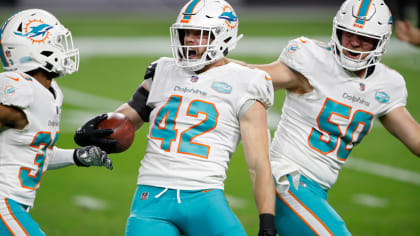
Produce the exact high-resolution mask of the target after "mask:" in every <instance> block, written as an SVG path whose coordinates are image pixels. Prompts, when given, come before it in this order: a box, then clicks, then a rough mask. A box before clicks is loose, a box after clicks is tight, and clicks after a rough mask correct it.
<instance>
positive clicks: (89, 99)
mask: <svg viewBox="0 0 420 236" xmlns="http://www.w3.org/2000/svg"><path fill="white" fill-rule="evenodd" d="M61 89H62V90H63V93H64V103H66V104H72V105H75V106H79V107H81V108H82V109H81V110H75V109H72V110H70V109H67V110H63V116H62V121H61V123H62V125H61V131H62V132H74V131H75V130H76V129H77V128H78V127H80V125H82V124H83V123H84V122H86V121H87V120H89V119H90V118H92V117H94V116H96V115H99V114H101V113H105V112H110V111H114V110H115V109H116V108H117V107H118V106H119V105H120V104H122V103H124V102H125V101H119V100H116V99H111V98H106V97H101V96H96V95H92V94H88V93H84V92H80V91H77V90H74V89H70V88H66V87H62V88H61ZM268 117H269V123H270V124H271V128H272V129H273V128H275V126H276V121H278V120H279V114H276V113H274V112H270V114H269V116H268ZM273 126H274V127H273ZM344 167H345V168H350V169H354V170H357V171H360V172H364V173H368V174H372V175H377V176H382V177H386V178H389V179H393V180H397V181H401V182H405V183H411V184H415V185H417V186H420V173H416V172H413V171H408V170H404V169H400V168H396V167H392V166H387V165H384V164H380V163H375V162H372V161H366V160H363V159H361V158H356V157H350V158H349V159H348V160H347V162H346V164H345V165H344Z"/></svg>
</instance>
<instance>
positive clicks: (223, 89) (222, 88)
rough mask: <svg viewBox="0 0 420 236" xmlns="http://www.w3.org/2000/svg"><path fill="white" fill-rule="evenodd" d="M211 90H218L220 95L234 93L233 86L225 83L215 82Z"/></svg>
mask: <svg viewBox="0 0 420 236" xmlns="http://www.w3.org/2000/svg"><path fill="white" fill-rule="evenodd" d="M211 88H212V89H214V90H216V91H217V92H219V93H226V94H229V93H231V92H232V86H230V85H229V84H227V83H225V82H213V84H212V85H211Z"/></svg>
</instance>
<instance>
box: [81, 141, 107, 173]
mask: <svg viewBox="0 0 420 236" xmlns="http://www.w3.org/2000/svg"><path fill="white" fill-rule="evenodd" d="M73 160H74V163H75V164H76V165H77V166H85V167H89V166H105V167H106V168H107V169H110V170H112V169H113V167H112V161H111V159H109V157H108V155H106V152H104V151H102V150H101V148H99V147H95V146H87V147H82V148H76V149H75V150H74V153H73Z"/></svg>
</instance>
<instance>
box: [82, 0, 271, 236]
mask: <svg viewBox="0 0 420 236" xmlns="http://www.w3.org/2000/svg"><path fill="white" fill-rule="evenodd" d="M237 31H238V17H237V15H236V13H235V11H234V10H233V9H232V7H231V6H230V5H229V4H228V3H227V2H225V1H223V0H201V1H197V0H191V1H189V2H188V3H187V4H186V5H185V6H184V7H183V8H182V10H181V11H180V13H179V15H178V18H177V20H176V22H175V24H173V25H172V27H171V28H170V32H171V41H172V49H173V58H166V57H163V58H160V59H158V60H157V61H155V62H153V63H152V64H151V65H150V66H149V67H148V69H147V71H146V75H145V76H144V78H145V81H144V82H143V83H142V84H141V85H140V86H139V87H138V89H137V90H136V92H135V93H134V95H133V97H132V98H131V100H130V101H129V102H128V103H126V104H123V105H122V106H121V107H120V108H118V109H117V110H116V112H120V113H124V114H125V115H127V116H128V117H129V118H130V120H131V121H133V123H134V124H135V127H136V128H137V129H138V128H140V127H141V126H142V125H143V123H144V122H150V126H149V133H148V144H147V149H146V154H145V156H144V158H143V160H142V161H141V167H140V169H139V176H138V181H137V184H138V186H137V191H136V193H135V196H134V199H133V202H132V207H131V212H130V216H129V218H128V220H127V226H126V235H180V234H184V235H246V233H245V230H244V228H243V226H242V225H241V223H240V222H239V220H238V219H237V217H236V216H235V215H234V213H233V212H232V210H231V209H230V208H229V206H228V203H227V201H226V198H225V196H224V194H223V189H224V181H225V179H226V171H227V168H228V164H229V161H230V158H231V156H232V154H233V152H234V151H235V149H236V146H237V145H238V142H239V140H240V137H242V142H243V146H244V153H245V159H246V161H247V164H248V167H249V172H250V175H251V180H252V183H253V191H254V197H255V201H256V205H257V208H258V213H259V216H260V235H275V227H274V200H275V196H274V184H273V180H272V176H271V174H270V172H271V169H270V164H269V159H268V133H267V112H266V109H267V108H269V107H270V106H271V105H272V102H273V87H272V83H271V79H270V77H269V76H268V75H267V74H266V73H265V72H263V71H261V70H257V69H250V68H247V67H244V66H240V65H238V64H235V63H228V64H226V63H225V61H224V60H223V58H224V56H225V55H227V54H228V53H229V52H230V51H232V50H233V49H234V48H235V46H236V43H237V41H238V40H239V37H238V36H237ZM105 118H106V115H102V116H98V117H96V118H94V119H92V120H91V121H89V122H87V123H86V124H85V125H84V126H82V127H81V128H80V129H79V130H78V131H77V132H76V134H75V141H76V142H77V143H78V144H79V145H82V146H83V145H91V144H98V142H99V143H100V142H102V141H103V139H102V138H101V137H100V136H101V135H97V134H95V133H92V132H98V130H95V127H96V124H97V123H98V122H99V121H100V120H102V119H105ZM104 132H106V130H104ZM101 146H102V145H101ZM103 148H105V149H106V150H108V151H109V152H113V148H114V145H113V144H110V145H107V146H103Z"/></svg>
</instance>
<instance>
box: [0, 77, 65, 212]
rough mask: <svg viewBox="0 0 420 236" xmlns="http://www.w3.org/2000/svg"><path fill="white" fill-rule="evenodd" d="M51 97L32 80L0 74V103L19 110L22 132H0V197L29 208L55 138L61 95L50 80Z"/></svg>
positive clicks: (42, 87) (48, 92)
mask: <svg viewBox="0 0 420 236" xmlns="http://www.w3.org/2000/svg"><path fill="white" fill-rule="evenodd" d="M51 87H52V89H53V90H54V93H55V96H54V95H53V94H52V93H51V92H50V91H49V90H48V89H46V88H45V87H44V86H43V85H42V84H40V83H39V82H38V81H37V80H36V79H34V78H32V77H30V76H28V75H26V74H23V73H16V72H3V73H1V74H0V103H1V104H3V105H7V106H13V107H17V108H19V109H21V110H22V111H23V112H24V113H25V115H26V118H27V120H28V125H27V126H26V127H25V128H24V129H22V130H17V129H12V128H4V127H3V128H2V129H1V130H0V196H3V197H8V198H11V199H13V200H15V201H17V202H19V203H21V204H25V205H27V206H33V202H34V199H35V194H36V190H37V189H38V188H39V183H40V181H41V178H42V175H43V173H44V172H45V171H46V169H47V165H48V160H47V159H48V158H50V156H52V154H53V147H54V144H55V142H56V141H57V138H58V135H59V121H60V113H61V105H62V102H63V95H62V92H61V90H60V88H59V87H58V85H57V84H56V82H55V81H54V80H53V81H52V84H51Z"/></svg>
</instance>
